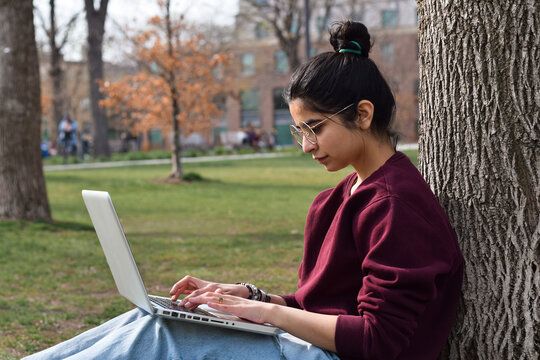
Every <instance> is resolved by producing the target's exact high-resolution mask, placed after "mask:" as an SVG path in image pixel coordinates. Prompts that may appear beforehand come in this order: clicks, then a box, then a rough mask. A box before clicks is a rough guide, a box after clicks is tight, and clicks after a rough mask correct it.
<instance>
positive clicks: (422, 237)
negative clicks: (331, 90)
mask: <svg viewBox="0 0 540 360" xmlns="http://www.w3.org/2000/svg"><path fill="white" fill-rule="evenodd" d="M355 180H356V173H353V174H351V175H349V176H347V177H346V178H345V179H344V180H343V181H341V182H340V183H339V184H338V185H337V186H336V187H335V188H333V189H328V190H325V191H323V192H322V193H320V194H319V195H318V196H317V197H316V198H315V200H314V201H313V204H312V205H311V208H310V210H309V213H308V217H307V221H306V229H305V248H304V258H303V260H302V263H301V265H300V269H299V270H298V274H299V278H300V280H299V282H298V291H296V293H295V294H293V295H286V296H284V299H285V301H286V302H287V305H288V306H292V307H297V308H301V309H305V310H308V311H312V312H317V313H323V314H333V315H338V320H337V327H336V333H335V342H336V348H337V354H338V355H339V356H340V357H341V358H342V359H384V360H390V359H414V360H421V359H436V358H437V356H438V354H439V353H440V351H441V350H442V348H443V346H444V344H445V342H446V339H447V337H448V335H449V332H450V328H451V326H452V323H453V321H454V318H455V314H456V308H457V306H458V303H459V298H460V290H461V281H462V275H463V257H462V255H461V252H460V250H459V247H458V244H457V241H456V238H455V234H454V231H453V229H452V227H451V226H450V223H449V221H448V218H447V216H446V214H445V213H444V211H443V209H442V207H441V206H440V204H439V202H438V201H437V199H436V197H435V195H433V193H432V192H431V189H430V188H429V186H428V185H427V184H426V182H425V181H424V179H423V178H422V176H421V175H420V173H419V172H418V170H417V169H416V168H415V167H414V165H413V164H412V163H411V162H410V160H409V159H408V158H407V156H405V155H404V154H403V153H400V152H397V153H396V154H395V155H393V156H392V157H391V158H390V159H389V160H388V161H387V162H386V163H385V164H384V165H383V166H382V167H381V168H379V169H378V170H377V171H375V172H374V173H373V174H372V175H371V176H370V177H368V178H367V179H365V180H364V182H363V183H362V184H361V185H360V186H359V187H358V189H356V191H355V192H354V194H353V195H352V196H351V195H350V191H351V187H352V186H353V184H354V182H355Z"/></svg>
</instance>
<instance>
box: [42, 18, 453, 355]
mask: <svg viewBox="0 0 540 360" xmlns="http://www.w3.org/2000/svg"><path fill="white" fill-rule="evenodd" d="M330 42H331V44H332V45H333V47H334V50H335V51H333V52H327V53H323V54H320V55H317V56H315V57H313V58H311V59H310V60H309V61H307V62H306V63H305V64H303V65H301V66H300V67H299V68H298V69H297V70H296V71H295V73H294V74H293V76H292V79H291V81H290V84H289V87H288V90H287V93H286V98H287V101H288V103H289V107H290V112H291V115H292V117H293V121H294V124H293V125H291V132H292V134H293V136H294V137H295V138H296V139H297V141H298V142H299V143H300V145H301V146H302V149H303V151H304V152H306V153H309V154H311V155H312V157H313V159H314V160H316V161H318V162H319V163H320V164H322V165H323V166H324V167H325V168H326V170H328V171H337V170H341V169H343V168H345V167H347V166H349V165H350V166H352V167H353V169H354V172H353V173H352V174H350V175H349V176H347V177H346V178H345V179H344V180H342V181H341V182H340V183H339V184H338V185H337V186H336V187H335V188H332V189H328V190H326V191H323V192H322V193H320V194H319V195H318V196H317V197H316V198H315V200H314V202H313V204H312V206H311V208H310V210H309V213H308V216H307V221H306V228H305V248H304V257H303V260H302V263H301V265H300V269H299V282H298V290H297V291H296V293H294V294H289V295H276V294H268V293H266V292H265V291H262V290H259V289H257V288H256V287H255V286H254V285H251V284H244V283H237V284H220V283H214V282H209V281H205V280H201V279H198V278H195V277H191V276H186V277H184V278H183V279H182V280H180V281H178V282H177V283H176V284H175V285H174V286H173V287H172V289H171V291H170V295H171V296H172V300H177V299H178V298H179V296H181V295H186V294H187V296H186V297H185V298H184V299H182V300H181V305H184V306H186V307H188V308H191V309H194V308H196V307H197V306H199V305H201V304H207V305H209V306H210V307H212V308H215V309H218V310H222V311H226V312H229V313H232V314H235V315H237V316H239V317H242V318H245V319H249V320H251V321H254V322H257V323H264V322H269V323H272V324H274V325H276V326H278V327H279V328H281V329H282V330H283V332H282V333H281V334H279V335H278V336H276V337H270V336H259V335H253V334H246V333H241V332H235V331H228V330H220V329H213V328H211V329H206V328H205V327H203V326H196V325H190V324H184V323H181V322H170V321H166V320H157V319H154V318H152V317H150V316H148V315H144V314H142V313H141V311H138V310H133V311H131V312H129V313H127V314H124V315H122V316H120V317H118V318H116V319H113V320H111V321H110V322H108V323H106V324H104V325H102V326H100V327H98V328H96V329H93V330H91V331H88V332H87V333H84V334H82V335H80V336H79V337H77V338H74V339H72V340H70V341H68V342H66V343H63V344H60V345H59V346H58V347H57V353H58V354H62V355H66V354H73V353H76V354H78V355H80V354H83V353H84V351H86V352H87V354H97V355H99V356H108V357H114V356H118V357H122V356H125V357H126V358H133V357H136V356H140V357H141V358H149V357H151V358H164V357H167V358H170V357H175V356H177V357H178V358H187V359H191V358H211V359H214V358H230V359H243V358H251V357H255V356H257V357H260V358H265V359H267V358H268V359H272V358H277V359H280V358H289V359H338V358H341V359H415V360H418V359H435V358H437V356H438V354H439V353H440V351H441V350H442V348H443V346H444V344H445V341H446V338H447V337H448V334H449V332H450V328H451V326H452V323H453V320H454V317H455V312H456V308H457V304H458V302H459V296H460V289H461V281H462V271H463V260H462V256H461V253H460V250H459V248H458V245H457V242H456V239H455V235H454V232H453V230H452V228H451V226H450V224H449V221H448V219H447V217H446V215H445V213H444V211H443V209H442V208H441V206H440V205H439V203H438V201H437V199H436V198H435V196H434V195H433V193H432V192H431V190H430V188H429V186H428V185H427V184H426V183H425V181H424V180H423V179H422V177H421V175H420V174H419V172H418V171H417V169H416V168H415V167H414V166H413V164H412V163H411V162H410V161H409V160H408V158H407V157H406V156H405V155H404V154H402V153H399V152H396V151H395V149H394V145H393V141H392V137H393V135H392V133H391V132H390V125H391V120H392V118H393V114H394V108H395V103H394V98H393V96H392V93H391V91H390V89H389V87H388V85H387V83H386V82H385V80H384V78H383V77H382V75H381V74H380V72H379V70H378V69H377V66H376V65H375V64H374V63H373V61H371V60H370V59H369V57H368V54H369V51H370V47H371V43H370V36H369V34H368V31H367V29H366V27H365V26H364V25H362V24H360V23H356V22H349V21H347V22H342V23H338V24H335V25H334V26H333V28H332V29H331V38H330ZM203 328H204V329H203ZM88 339H90V340H88ZM126 339H128V340H133V339H137V341H128V340H126ZM70 342H71V344H72V345H71V346H72V347H74V346H75V345H76V346H78V347H79V348H80V349H82V350H75V351H68V350H64V348H66V346H67V347H69V345H68V343H70ZM100 343H101V345H99V346H96V345H95V344H100ZM313 345H314V346H313ZM92 348H94V349H93V350H92ZM53 349H55V348H51V349H49V350H47V351H50V350H53ZM54 353H55V352H54V351H52V352H50V353H48V354H47V355H49V354H54ZM38 355H39V354H38Z"/></svg>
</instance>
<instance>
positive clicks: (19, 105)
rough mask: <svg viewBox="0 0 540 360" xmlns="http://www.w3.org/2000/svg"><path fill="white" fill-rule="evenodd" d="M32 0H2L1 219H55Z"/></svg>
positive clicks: (0, 63)
mask: <svg viewBox="0 0 540 360" xmlns="http://www.w3.org/2000/svg"><path fill="white" fill-rule="evenodd" d="M34 33H35V32H34V21H33V6H32V1H31V0H19V1H15V0H0V219H19V220H40V219H42V220H51V212H50V208H49V202H48V199H47V191H46V188H45V179H44V176H43V167H42V161H41V150H40V146H39V145H40V140H41V102H40V96H41V92H40V82H39V65H38V56H37V48H36V41H35V35H34Z"/></svg>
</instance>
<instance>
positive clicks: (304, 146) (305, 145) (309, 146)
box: [302, 136, 317, 154]
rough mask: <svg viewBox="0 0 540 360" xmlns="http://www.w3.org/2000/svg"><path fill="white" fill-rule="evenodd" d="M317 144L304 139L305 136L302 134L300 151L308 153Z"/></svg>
mask: <svg viewBox="0 0 540 360" xmlns="http://www.w3.org/2000/svg"><path fill="white" fill-rule="evenodd" d="M316 146H317V144H312V143H311V142H310V141H309V140H308V139H306V137H305V136H304V139H303V140H302V151H303V152H305V153H306V154H309V153H310V152H312V151H313V149H315V147H316Z"/></svg>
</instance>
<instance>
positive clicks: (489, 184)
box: [418, 0, 540, 360]
mask: <svg viewBox="0 0 540 360" xmlns="http://www.w3.org/2000/svg"><path fill="white" fill-rule="evenodd" d="M418 5H419V6H418V15H419V36H420V79H421V86H420V129H421V134H420V159H419V163H420V169H421V171H422V173H423V174H424V177H425V178H426V180H427V181H428V183H429V184H430V185H431V187H432V188H433V190H434V192H435V194H436V195H437V196H438V197H439V199H440V201H441V204H442V205H443V206H444V207H445V208H446V211H447V213H448V215H449V217H450V220H451V222H452V224H453V226H454V228H455V231H456V234H457V236H458V240H459V242H460V246H461V249H462V251H463V254H464V257H465V262H466V263H465V275H464V284H463V296H462V304H461V307H460V310H459V311H458V317H457V321H456V324H455V326H454V329H453V330H452V334H451V337H450V340H449V343H448V346H447V348H446V350H445V352H444V354H443V356H442V358H444V359H467V360H469V359H538V358H539V352H540V348H539V347H540V341H539V340H540V338H539V332H538V329H540V313H539V310H540V303H539V299H540V269H539V262H540V259H539V246H540V221H539V220H540V219H539V214H540V200H539V199H540V159H539V151H540V122H539V121H538V119H539V118H540V97H539V94H540V74H539V67H538V62H539V58H540V36H538V24H539V23H540V7H539V6H538V3H537V2H535V1H528V0H515V1H510V2H509V1H503V0H494V1H480V2H470V1H465V0H453V1H452V0H446V1H440V0H425V1H419V2H418Z"/></svg>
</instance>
